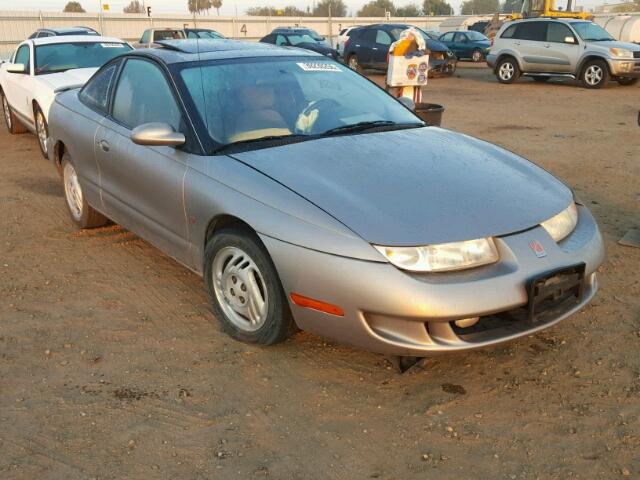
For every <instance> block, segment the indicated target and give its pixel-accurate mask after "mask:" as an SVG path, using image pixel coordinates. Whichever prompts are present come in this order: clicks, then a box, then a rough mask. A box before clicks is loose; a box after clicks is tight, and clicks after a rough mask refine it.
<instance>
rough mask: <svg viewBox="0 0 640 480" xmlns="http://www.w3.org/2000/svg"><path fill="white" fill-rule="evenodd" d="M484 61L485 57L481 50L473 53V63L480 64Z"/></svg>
mask: <svg viewBox="0 0 640 480" xmlns="http://www.w3.org/2000/svg"><path fill="white" fill-rule="evenodd" d="M482 60H484V56H483V55H482V52H481V51H480V50H479V49H477V48H476V49H475V50H474V51H473V52H471V61H472V62H475V63H478V62H481V61H482Z"/></svg>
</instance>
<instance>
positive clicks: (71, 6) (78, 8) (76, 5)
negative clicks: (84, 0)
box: [62, 2, 85, 13]
mask: <svg viewBox="0 0 640 480" xmlns="http://www.w3.org/2000/svg"><path fill="white" fill-rule="evenodd" d="M62 11H63V12H67V13H85V10H84V8H82V5H80V2H68V3H67V4H66V5H65V6H64V10H62Z"/></svg>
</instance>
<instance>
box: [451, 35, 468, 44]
mask: <svg viewBox="0 0 640 480" xmlns="http://www.w3.org/2000/svg"><path fill="white" fill-rule="evenodd" d="M466 40H467V36H466V35H465V34H464V33H459V32H458V33H456V34H455V36H454V37H453V41H454V42H460V43H462V42H465V41H466Z"/></svg>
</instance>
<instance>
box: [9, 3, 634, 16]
mask: <svg viewBox="0 0 640 480" xmlns="http://www.w3.org/2000/svg"><path fill="white" fill-rule="evenodd" d="M78 1H79V2H80V3H81V4H82V6H83V7H84V9H85V10H86V11H87V12H91V11H93V12H97V11H98V10H99V8H100V0H78ZM344 1H345V3H346V5H347V8H348V9H349V15H355V13H356V12H357V11H358V9H360V7H361V6H362V5H364V4H365V3H367V2H368V0H344ZM393 1H394V3H395V4H396V5H397V6H403V5H409V4H411V3H415V4H418V5H420V4H421V3H422V2H421V0H393ZM556 1H557V4H558V5H561V6H564V5H565V3H566V2H565V1H564V0H556ZM619 1H622V0H619ZM619 1H618V0H608V1H606V2H603V1H602V0H575V1H574V2H573V3H574V5H576V4H577V5H578V6H584V7H586V8H592V7H593V6H594V5H596V4H600V3H619ZM102 2H103V3H107V4H109V7H110V11H111V12H113V13H116V12H117V13H122V9H123V8H124V6H125V5H127V4H128V3H129V0H102ZM145 2H146V4H147V5H151V7H152V8H153V12H154V13H185V12H186V11H187V0H145ZM66 3H67V0H0V10H49V11H62V9H63V8H64V6H65V4H66ZM312 4H313V0H308V1H307V0H222V8H221V9H220V15H235V13H236V8H237V11H238V15H243V14H244V12H245V11H246V9H247V8H249V7H253V6H266V5H272V6H274V7H284V6H286V5H295V6H296V7H298V8H301V9H306V7H307V5H309V6H311V5H312ZM449 4H450V5H451V6H452V7H453V8H454V9H455V11H456V13H458V12H459V9H460V5H461V4H462V0H449ZM212 13H213V14H214V15H215V11H212Z"/></svg>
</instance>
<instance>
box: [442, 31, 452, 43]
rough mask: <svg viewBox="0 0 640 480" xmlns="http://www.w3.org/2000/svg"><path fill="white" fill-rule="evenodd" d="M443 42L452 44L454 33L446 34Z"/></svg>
mask: <svg viewBox="0 0 640 480" xmlns="http://www.w3.org/2000/svg"><path fill="white" fill-rule="evenodd" d="M442 41H443V42H452V41H453V33H452V32H449V33H445V34H444V35H443V36H442Z"/></svg>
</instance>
